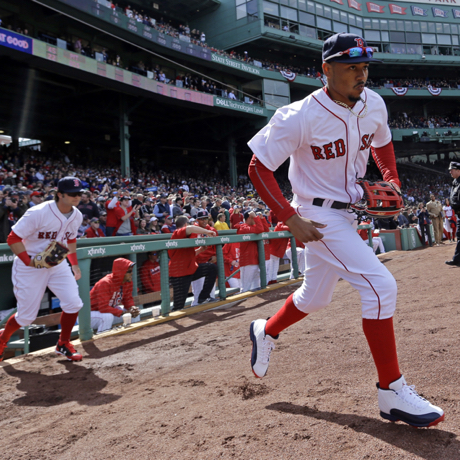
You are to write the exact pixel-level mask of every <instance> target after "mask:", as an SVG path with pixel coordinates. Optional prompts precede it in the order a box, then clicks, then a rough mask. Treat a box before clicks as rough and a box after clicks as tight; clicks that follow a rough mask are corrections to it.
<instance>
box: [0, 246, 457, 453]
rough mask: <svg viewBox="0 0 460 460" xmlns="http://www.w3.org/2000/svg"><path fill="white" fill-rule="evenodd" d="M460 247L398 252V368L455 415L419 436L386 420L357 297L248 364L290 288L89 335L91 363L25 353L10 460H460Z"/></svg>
mask: <svg viewBox="0 0 460 460" xmlns="http://www.w3.org/2000/svg"><path fill="white" fill-rule="evenodd" d="M453 251H454V246H453V245H447V244H446V245H443V246H441V247H434V248H429V249H428V248H427V249H423V250H417V251H412V252H392V253H387V254H385V255H383V256H381V260H382V262H383V263H385V265H386V267H387V268H388V269H389V270H390V271H391V272H392V273H393V275H394V276H395V278H396V280H397V281H398V289H399V290H398V306H397V310H396V315H395V329H396V340H397V344H398V354H399V360H400V367H401V370H402V372H403V373H404V375H405V377H406V380H407V381H408V383H409V384H413V385H415V386H416V389H417V390H418V391H419V393H420V394H421V395H422V396H424V397H426V398H427V399H429V400H430V401H431V402H433V403H435V404H437V405H439V406H441V407H442V408H443V409H444V411H445V412H446V421H445V422H443V423H441V424H439V425H438V426H436V427H434V428H429V429H419V430H416V429H414V428H411V427H409V426H406V425H404V424H401V423H396V424H392V423H389V422H387V421H385V420H383V419H381V418H380V416H379V410H378V405H377V390H376V387H375V382H376V380H377V375H376V371H375V368H374V365H373V361H372V359H371V355H370V351H369V348H368V346H367V342H366V340H365V338H364V334H363V333H362V328H361V315H360V300H359V295H358V293H357V292H356V291H354V290H353V289H352V288H351V287H350V285H349V284H347V283H346V282H344V281H340V282H339V284H338V286H337V288H336V290H335V294H334V297H333V301H332V303H331V305H330V306H329V307H328V308H326V309H324V310H322V311H320V312H317V313H314V314H312V315H310V316H309V317H307V318H306V319H304V320H303V321H301V322H300V323H297V324H295V325H294V326H292V327H291V328H289V329H288V330H287V331H284V332H283V333H282V334H281V336H280V339H279V341H278V343H277V346H276V350H275V351H274V352H273V354H272V358H271V364H270V369H269V372H268V374H267V376H266V377H265V378H264V379H263V380H260V379H256V378H255V377H254V376H253V374H252V372H251V368H250V363H249V358H250V354H251V342H250V340H249V337H248V335H249V334H248V332H249V324H250V322H251V321H252V320H253V319H257V318H266V317H268V316H270V315H273V314H274V313H275V312H276V311H277V310H278V309H279V308H280V307H281V305H282V304H283V301H284V299H285V298H286V297H287V296H288V295H289V294H290V293H291V292H292V291H293V290H294V289H295V288H296V286H289V287H285V288H281V289H278V290H274V291H271V292H267V293H264V294H261V295H258V296H255V297H252V298H249V299H247V300H244V301H242V302H240V303H239V304H238V305H234V306H232V307H227V308H221V309H219V310H212V311H208V312H204V313H199V314H196V315H193V316H190V317H186V318H182V319H179V320H177V321H172V322H168V323H164V324H160V325H158V326H155V327H145V328H143V329H140V330H138V331H135V332H133V333H130V334H124V335H120V336H116V337H111V338H105V339H100V340H96V341H93V342H86V343H84V344H83V345H81V346H78V347H77V348H78V349H79V351H82V352H83V355H84V360H83V361H82V362H81V363H75V364H73V363H68V362H67V361H63V360H62V359H61V358H59V357H56V356H54V355H45V356H34V357H33V356H28V357H25V358H24V361H23V362H19V363H18V362H16V363H14V364H9V363H8V361H6V362H5V363H4V364H3V367H1V368H0V389H1V394H2V399H1V405H0V407H1V411H0V433H1V435H2V436H1V437H2V439H1V459H2V460H20V459H21V460H22V459H27V460H29V459H30V460H32V459H34V460H48V459H59V460H67V459H68V460H75V459H77V460H93V459H94V460H103V459H117V460H118V459H120V460H131V459H132V460H144V459H155V460H156V459H158V460H188V459H194V460H195V459H198V460H201V459H202V460H207V459H210V460H213V459H244V460H262V459H280V460H281V459H307V460H310V459H311V460H313V459H318V460H320V459H321V460H326V459H333V460H336V459H337V460H342V459H344V460H352V459H353V460H354V459H357V460H358V459H359V460H361V459H363V460H364V459H410V460H412V459H425V460H456V459H460V440H459V438H458V436H459V434H460V415H459V400H460V390H459V374H460V371H459V359H460V340H459V331H460V313H459V312H460V297H459V291H458V288H459V279H460V268H457V267H449V266H447V265H445V264H444V261H445V260H447V259H450V258H451V256H452V254H453Z"/></svg>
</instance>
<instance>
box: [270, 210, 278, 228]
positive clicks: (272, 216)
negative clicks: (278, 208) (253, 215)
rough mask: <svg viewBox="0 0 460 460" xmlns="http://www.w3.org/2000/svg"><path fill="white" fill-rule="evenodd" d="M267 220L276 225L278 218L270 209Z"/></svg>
mask: <svg viewBox="0 0 460 460" xmlns="http://www.w3.org/2000/svg"><path fill="white" fill-rule="evenodd" d="M268 220H269V221H270V222H271V224H272V225H277V224H278V222H279V220H278V217H276V214H275V213H274V212H273V211H272V210H271V209H270V213H269V214H268Z"/></svg>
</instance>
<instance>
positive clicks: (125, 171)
mask: <svg viewBox="0 0 460 460" xmlns="http://www.w3.org/2000/svg"><path fill="white" fill-rule="evenodd" d="M119 119H120V156H121V174H122V175H123V177H129V176H130V164H129V138H130V137H131V136H130V134H129V120H128V113H127V110H126V97H125V95H124V94H122V95H121V96H120V116H119Z"/></svg>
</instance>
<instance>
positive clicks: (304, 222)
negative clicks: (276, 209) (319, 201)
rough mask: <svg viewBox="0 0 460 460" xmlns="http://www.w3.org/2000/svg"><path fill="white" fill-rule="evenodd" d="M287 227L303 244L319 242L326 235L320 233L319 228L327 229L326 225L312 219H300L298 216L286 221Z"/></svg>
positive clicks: (295, 215)
mask: <svg viewBox="0 0 460 460" xmlns="http://www.w3.org/2000/svg"><path fill="white" fill-rule="evenodd" d="M286 225H287V226H288V227H289V230H290V231H291V233H292V234H293V235H294V236H295V237H296V238H297V239H298V240H299V241H301V242H302V243H310V242H312V241H319V240H320V239H321V238H323V236H324V235H323V234H322V233H320V232H319V231H318V230H317V228H325V227H327V225H326V224H320V223H319V222H315V221H313V220H311V219H306V218H305V217H300V216H299V215H297V214H294V215H293V216H291V217H289V219H288V220H287V221H286Z"/></svg>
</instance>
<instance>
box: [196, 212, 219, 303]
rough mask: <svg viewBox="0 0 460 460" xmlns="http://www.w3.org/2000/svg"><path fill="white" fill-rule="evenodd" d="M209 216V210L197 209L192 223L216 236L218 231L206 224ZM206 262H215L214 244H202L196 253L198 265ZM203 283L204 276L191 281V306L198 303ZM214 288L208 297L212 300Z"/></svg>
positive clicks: (200, 235)
mask: <svg viewBox="0 0 460 460" xmlns="http://www.w3.org/2000/svg"><path fill="white" fill-rule="evenodd" d="M209 218H210V215H209V212H208V211H206V210H205V209H204V210H202V211H198V213H197V215H196V221H195V223H194V225H196V226H197V227H201V228H205V229H207V230H211V231H213V232H214V233H215V234H216V236H217V235H218V234H219V232H218V231H217V230H216V229H215V228H214V227H211V226H210V225H209V224H208V222H209ZM206 237H207V235H205V234H204V233H203V234H198V235H197V238H206ZM207 262H210V263H211V264H215V263H216V262H217V256H216V247H215V246H204V247H203V248H202V250H201V251H200V252H199V253H198V254H197V256H196V263H197V264H198V265H199V264H205V263H207ZM203 284H204V278H200V279H197V280H195V281H192V292H193V303H192V307H193V306H195V305H198V304H199V299H198V298H199V296H200V293H201V290H202V289H203ZM215 290H216V286H215V285H214V286H213V288H212V290H211V293H210V299H212V300H214V296H215Z"/></svg>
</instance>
